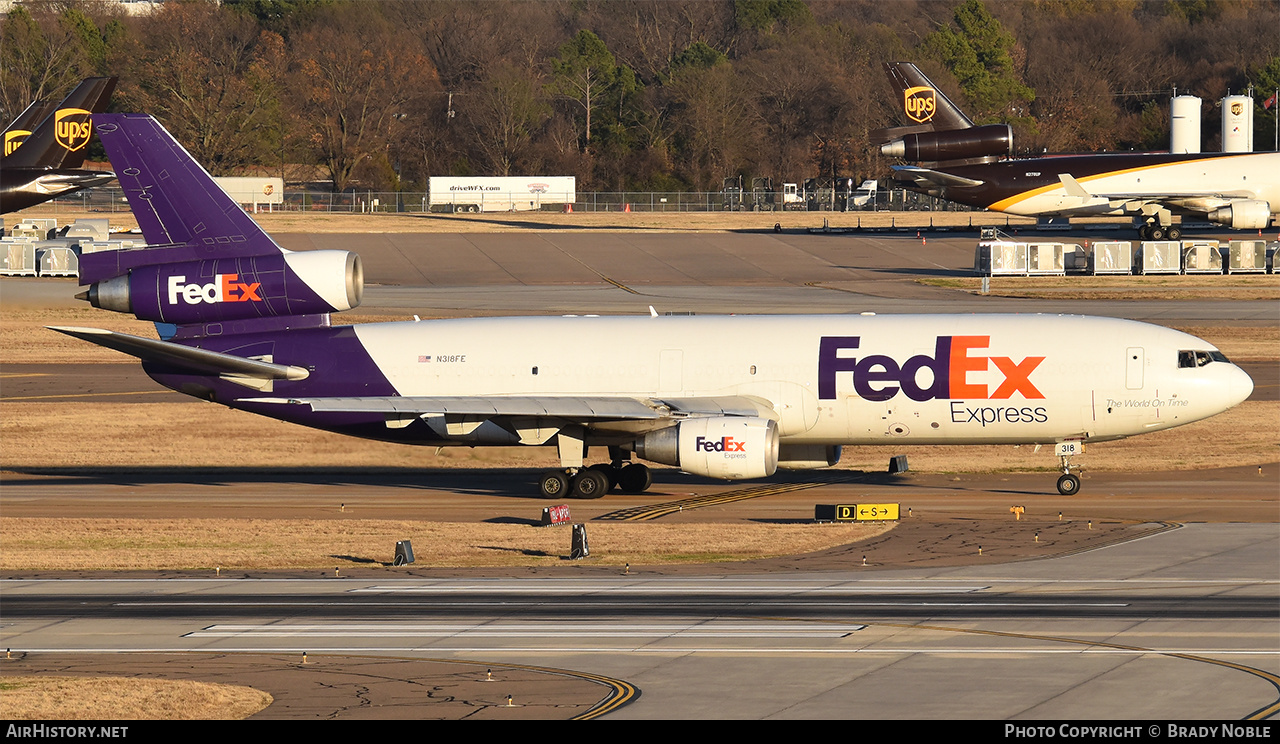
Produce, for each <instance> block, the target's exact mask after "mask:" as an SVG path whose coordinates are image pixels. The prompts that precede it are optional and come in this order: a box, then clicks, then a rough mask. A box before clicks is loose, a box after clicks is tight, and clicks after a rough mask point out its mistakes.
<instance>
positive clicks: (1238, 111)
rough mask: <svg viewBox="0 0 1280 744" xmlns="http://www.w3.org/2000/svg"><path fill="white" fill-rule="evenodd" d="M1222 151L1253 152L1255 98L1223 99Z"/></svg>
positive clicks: (1233, 97) (1237, 97)
mask: <svg viewBox="0 0 1280 744" xmlns="http://www.w3.org/2000/svg"><path fill="white" fill-rule="evenodd" d="M1222 151H1223V152H1253V98H1251V97H1249V96H1227V97H1226V98H1224V99H1222Z"/></svg>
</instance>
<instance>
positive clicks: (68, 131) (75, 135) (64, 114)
mask: <svg viewBox="0 0 1280 744" xmlns="http://www.w3.org/2000/svg"><path fill="white" fill-rule="evenodd" d="M92 116H93V114H92V112H89V111H85V110H84V109H78V108H64V109H58V111H57V113H55V114H54V115H53V138H54V139H55V140H57V142H58V144H59V145H62V146H63V147H65V148H67V149H68V150H70V151H72V152H75V151H76V150H79V149H80V148H82V147H84V146H85V145H87V144H89V135H90V134H92V133H93V130H92V129H91V128H90V126H89V119H90V117H92Z"/></svg>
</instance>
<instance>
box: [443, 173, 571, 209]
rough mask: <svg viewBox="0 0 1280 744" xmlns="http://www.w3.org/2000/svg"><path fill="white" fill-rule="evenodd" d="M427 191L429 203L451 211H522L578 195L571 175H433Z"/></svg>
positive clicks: (567, 201)
mask: <svg viewBox="0 0 1280 744" xmlns="http://www.w3.org/2000/svg"><path fill="white" fill-rule="evenodd" d="M427 191H428V200H429V204H430V205H431V206H432V207H447V208H448V209H450V210H451V211H454V212H523V211H528V210H533V209H541V208H542V207H543V206H544V205H555V204H572V203H573V202H575V201H577V196H578V194H577V179H576V178H574V177H573V176H478V177H461V176H432V177H431V178H430V179H428V182H427Z"/></svg>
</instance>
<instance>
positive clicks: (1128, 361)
mask: <svg viewBox="0 0 1280 744" xmlns="http://www.w3.org/2000/svg"><path fill="white" fill-rule="evenodd" d="M1146 366H1147V365H1146V353H1145V352H1144V351H1143V350H1142V347H1141V346H1130V347H1129V349H1128V351H1126V352H1125V364H1124V386H1125V387H1126V388H1128V389H1130V390H1141V389H1142V370H1143V368H1144V367H1146Z"/></svg>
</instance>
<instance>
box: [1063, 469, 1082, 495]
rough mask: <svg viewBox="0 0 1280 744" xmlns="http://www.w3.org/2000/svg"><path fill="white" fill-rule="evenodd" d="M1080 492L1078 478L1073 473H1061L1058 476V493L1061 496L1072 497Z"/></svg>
mask: <svg viewBox="0 0 1280 744" xmlns="http://www.w3.org/2000/svg"><path fill="white" fill-rule="evenodd" d="M1079 491H1080V476H1078V475H1076V474H1074V473H1063V474H1062V475H1060V476H1058V493H1060V494H1062V495H1063V496H1074V495H1076V493H1078V492H1079Z"/></svg>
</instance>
